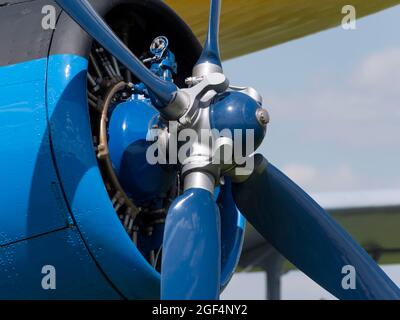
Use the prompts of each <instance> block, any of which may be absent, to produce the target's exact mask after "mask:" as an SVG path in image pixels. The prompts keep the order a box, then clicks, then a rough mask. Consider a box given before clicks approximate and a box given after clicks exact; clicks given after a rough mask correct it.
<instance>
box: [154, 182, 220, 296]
mask: <svg viewBox="0 0 400 320" xmlns="http://www.w3.org/2000/svg"><path fill="white" fill-rule="evenodd" d="M220 268H221V245H220V218H219V211H218V207H217V205H216V204H215V201H214V197H213V195H212V194H211V193H209V192H208V191H206V190H203V189H189V190H187V191H186V192H185V193H184V194H183V195H182V196H180V197H178V198H177V199H175V201H174V203H173V204H172V205H171V207H170V209H169V211H168V215H167V220H166V223H165V231H164V242H163V252H162V266H161V298H162V299H172V300H176V299H201V300H208V299H218V296H219V289H220Z"/></svg>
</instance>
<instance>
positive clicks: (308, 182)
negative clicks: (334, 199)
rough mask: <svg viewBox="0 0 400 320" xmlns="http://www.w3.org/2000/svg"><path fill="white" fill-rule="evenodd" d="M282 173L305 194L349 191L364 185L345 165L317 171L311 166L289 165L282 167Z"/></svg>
mask: <svg viewBox="0 0 400 320" xmlns="http://www.w3.org/2000/svg"><path fill="white" fill-rule="evenodd" d="M282 171H283V172H284V173H285V174H286V175H287V176H288V177H289V178H291V179H292V180H293V181H294V182H296V183H297V184H298V185H299V186H301V187H302V188H303V189H304V190H306V191H307V192H315V191H332V190H351V189H355V188H362V187H363V185H364V183H363V181H362V179H361V178H359V177H357V176H356V174H355V173H354V172H353V171H352V169H351V168H350V166H348V165H346V164H342V165H339V166H337V167H335V168H331V169H318V168H317V167H314V166H311V165H306V164H300V163H290V164H288V165H285V166H283V167H282Z"/></svg>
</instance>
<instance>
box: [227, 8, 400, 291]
mask: <svg viewBox="0 0 400 320" xmlns="http://www.w3.org/2000/svg"><path fill="white" fill-rule="evenodd" d="M398 30H400V6H397V7H395V8H392V9H389V10H385V11H383V12H380V13H378V14H375V15H373V16H370V17H366V18H363V19H360V20H357V29H356V30H344V29H343V28H342V27H337V28H335V29H331V30H328V31H324V32H321V33H318V34H315V35H312V36H308V37H306V38H303V39H299V40H295V41H292V42H289V43H286V44H283V45H280V46H277V47H274V48H271V49H267V50H263V51H259V52H256V53H253V54H249V55H246V56H243V57H239V58H236V59H233V60H229V61H226V62H225V63H224V71H225V73H226V74H227V75H228V78H229V79H230V81H231V83H232V84H235V85H239V86H241V85H244V86H252V87H254V88H256V89H257V90H258V91H259V92H260V93H261V94H262V95H263V97H264V107H266V108H267V109H268V111H269V113H270V116H271V122H270V124H269V127H268V132H267V137H266V139H265V142H264V144H263V145H262V146H261V147H260V149H259V150H258V151H259V152H261V153H263V154H264V155H265V156H266V157H267V158H268V159H269V161H270V162H272V163H274V164H275V165H276V166H278V168H280V169H281V170H282V171H283V172H285V173H286V174H287V175H288V176H289V177H291V178H292V179H293V180H294V181H295V182H296V183H298V184H299V185H300V186H301V187H303V189H305V190H306V191H307V192H310V193H315V192H319V193H320V192H322V193H323V192H343V191H344V192H349V191H354V192H356V191H371V190H372V191H373V190H380V191H382V190H396V189H400V90H399V89H400V37H399V33H398ZM399 200H400V199H399ZM388 270H389V271H390V273H391V274H392V275H394V277H395V278H396V282H397V283H398V284H399V285H400V266H397V267H396V266H395V267H389V269H388ZM257 277H258V278H257ZM263 277H265V276H264V275H263V274H262V273H255V274H252V275H246V274H239V275H236V276H235V278H234V279H233V281H232V283H231V285H230V286H229V287H228V288H227V290H226V292H225V293H224V296H223V297H226V298H229V297H231V298H234V297H236V298H238V296H239V297H240V296H241V295H242V296H243V298H245V297H246V294H244V293H243V292H246V290H244V289H243V288H244V287H246V288H248V289H249V290H250V291H251V292H253V291H254V290H255V291H254V292H258V294H257V295H256V296H257V297H258V298H259V299H262V298H264V285H263V283H264V282H265V278H263ZM310 281H311V280H309V279H308V278H306V277H305V276H304V275H303V274H301V273H300V272H297V271H295V272H290V273H288V274H287V275H285V276H284V277H283V297H284V298H288V299H300V298H305V297H307V298H310V299H312V298H314V299H319V298H322V297H324V298H332V297H331V296H330V295H329V294H328V293H326V292H324V291H321V290H322V289H320V288H318V286H316V285H313V286H311V285H310V283H309V282H310ZM238 283H239V284H238ZM311 283H312V282H311ZM253 284H254V285H253ZM260 288H261V289H260ZM299 288H300V290H299ZM302 288H307V293H306V291H305V290H303V289H302ZM257 290H258V291H257Z"/></svg>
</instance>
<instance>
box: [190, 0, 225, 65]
mask: <svg viewBox="0 0 400 320" xmlns="http://www.w3.org/2000/svg"><path fill="white" fill-rule="evenodd" d="M220 15H221V0H211V5H210V18H209V25H208V33H207V38H206V43H205V45H204V49H203V52H202V54H201V56H200V58H199V61H198V62H197V64H196V65H200V64H202V63H210V64H214V65H216V66H218V67H220V68H222V65H221V58H220V53H219V39H218V37H219V22H220Z"/></svg>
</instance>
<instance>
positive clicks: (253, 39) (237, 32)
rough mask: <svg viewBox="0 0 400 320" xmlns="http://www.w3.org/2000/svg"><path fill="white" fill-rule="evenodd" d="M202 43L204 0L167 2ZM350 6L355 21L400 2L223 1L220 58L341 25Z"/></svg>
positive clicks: (256, 49)
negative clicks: (347, 7) (355, 17)
mask: <svg viewBox="0 0 400 320" xmlns="http://www.w3.org/2000/svg"><path fill="white" fill-rule="evenodd" d="M166 2H167V4H169V5H170V6H171V7H172V8H173V9H174V10H175V11H176V12H177V13H178V14H179V15H180V16H181V17H182V18H183V19H184V20H185V21H186V23H187V24H188V25H189V26H190V27H191V28H192V30H193V31H194V33H195V35H196V36H197V37H198V39H200V40H201V43H203V39H204V37H205V34H206V26H207V23H206V21H207V16H208V1H204V0H192V1H190V5H188V3H187V2H186V1H180V0H167V1H166ZM349 4H351V5H352V6H354V7H355V9H356V16H357V18H361V17H364V16H367V15H370V14H373V13H375V12H378V11H381V10H384V9H387V8H390V7H392V6H395V5H398V4H400V0H368V1H366V0H352V1H351V2H350V3H349V1H347V0H323V1H321V0H301V1H298V0H224V1H223V5H222V17H221V32H220V34H221V49H222V57H223V59H230V58H234V57H237V56H241V55H244V54H247V53H251V52H255V51H258V50H261V49H265V48H268V47H272V46H275V45H278V44H281V43H285V42H287V41H290V40H294V39H298V38H302V37H305V36H307V35H311V34H313V33H316V32H319V31H322V30H326V29H329V28H332V27H335V26H338V25H340V24H341V23H342V20H343V17H344V16H345V15H344V14H343V13H342V8H343V7H344V6H346V5H349Z"/></svg>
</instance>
